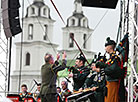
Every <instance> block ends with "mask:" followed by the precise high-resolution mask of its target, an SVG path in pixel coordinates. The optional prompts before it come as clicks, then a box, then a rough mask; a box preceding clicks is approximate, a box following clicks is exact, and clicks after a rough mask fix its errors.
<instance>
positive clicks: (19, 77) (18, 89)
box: [18, 0, 24, 93]
mask: <svg viewBox="0 0 138 102" xmlns="http://www.w3.org/2000/svg"><path fill="white" fill-rule="evenodd" d="M23 17H24V0H22V29H23ZM22 53H23V30H22V33H21V51H20V70H19V71H20V72H19V86H18V92H19V93H20V85H21V76H22V75H21V74H22Z"/></svg>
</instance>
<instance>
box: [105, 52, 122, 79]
mask: <svg viewBox="0 0 138 102" xmlns="http://www.w3.org/2000/svg"><path fill="white" fill-rule="evenodd" d="M104 71H105V74H106V75H107V81H118V80H119V78H120V77H121V75H124V74H123V72H124V71H123V69H121V67H120V58H119V57H118V56H117V55H115V54H111V55H110V59H109V60H108V61H107V64H106V67H105V69H104Z"/></svg>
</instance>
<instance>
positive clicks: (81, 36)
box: [62, 0, 94, 59]
mask: <svg viewBox="0 0 138 102" xmlns="http://www.w3.org/2000/svg"><path fill="white" fill-rule="evenodd" d="M62 30H63V43H62V44H63V45H62V48H63V49H62V51H63V50H65V51H66V52H67V55H68V58H69V59H72V57H74V56H75V53H76V51H77V50H78V48H77V46H76V45H75V43H74V42H73V40H72V38H71V36H73V37H74V39H75V40H76V41H77V43H78V44H79V46H80V47H81V49H82V50H83V52H84V54H85V55H86V57H87V58H88V59H91V58H92V57H93V55H94V53H93V52H92V51H91V38H89V36H90V35H91V34H92V32H93V29H91V28H89V21H88V18H87V17H86V16H85V15H84V13H83V10H82V4H81V0H75V1H74V11H73V14H72V16H70V17H69V18H68V19H67V25H66V27H63V28H62Z"/></svg>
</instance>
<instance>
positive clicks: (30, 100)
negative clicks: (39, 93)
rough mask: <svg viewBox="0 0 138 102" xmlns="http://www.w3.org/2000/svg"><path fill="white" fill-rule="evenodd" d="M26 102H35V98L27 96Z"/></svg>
mask: <svg viewBox="0 0 138 102" xmlns="http://www.w3.org/2000/svg"><path fill="white" fill-rule="evenodd" d="M24 102H33V98H25V100H24Z"/></svg>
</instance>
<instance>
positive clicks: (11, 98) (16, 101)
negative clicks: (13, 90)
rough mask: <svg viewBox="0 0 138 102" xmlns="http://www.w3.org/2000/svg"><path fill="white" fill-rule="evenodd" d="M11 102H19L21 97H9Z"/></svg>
mask: <svg viewBox="0 0 138 102" xmlns="http://www.w3.org/2000/svg"><path fill="white" fill-rule="evenodd" d="M7 98H9V99H10V100H11V101H13V102H19V97H18V96H7Z"/></svg>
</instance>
